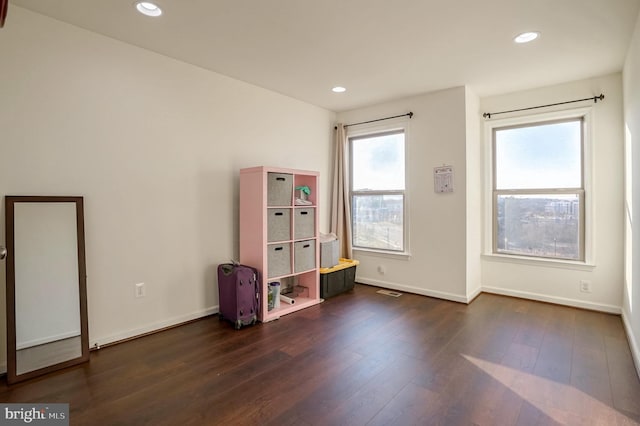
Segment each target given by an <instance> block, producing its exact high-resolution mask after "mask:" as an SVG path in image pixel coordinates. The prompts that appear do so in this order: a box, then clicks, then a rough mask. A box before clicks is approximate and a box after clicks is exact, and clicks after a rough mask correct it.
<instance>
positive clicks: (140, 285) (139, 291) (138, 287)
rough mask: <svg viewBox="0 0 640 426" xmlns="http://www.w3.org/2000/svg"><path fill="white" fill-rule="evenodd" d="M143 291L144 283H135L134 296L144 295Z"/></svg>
mask: <svg viewBox="0 0 640 426" xmlns="http://www.w3.org/2000/svg"><path fill="white" fill-rule="evenodd" d="M145 293H146V292H145V289H144V283H138V284H136V297H144V296H145Z"/></svg>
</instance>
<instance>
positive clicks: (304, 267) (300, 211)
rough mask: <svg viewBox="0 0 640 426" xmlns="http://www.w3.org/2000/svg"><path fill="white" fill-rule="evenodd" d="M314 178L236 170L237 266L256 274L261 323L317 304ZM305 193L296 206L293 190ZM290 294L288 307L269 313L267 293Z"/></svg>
mask: <svg viewBox="0 0 640 426" xmlns="http://www.w3.org/2000/svg"><path fill="white" fill-rule="evenodd" d="M318 184H319V173H318V172H313V171H305V170H295V169H285V168H279V167H264V166H262V167H251V168H247V169H241V170H240V262H241V263H242V264H245V265H249V266H253V267H254V268H257V269H258V270H259V271H260V276H261V278H260V280H261V289H262V291H261V309H260V314H259V318H260V321H262V322H267V321H272V320H275V319H278V318H280V317H281V316H282V315H286V314H289V313H292V312H295V311H298V310H300V309H304V308H307V307H309V306H313V305H317V304H318V303H320V302H321V301H322V299H320V275H319V267H320V250H319V249H320V243H319V239H318V223H319V221H318V213H319V210H318V200H319V198H318V190H319V186H318ZM301 186H306V187H308V188H309V190H310V194H309V195H308V196H306V200H304V201H303V202H300V201H299V199H300V198H301V196H300V191H299V190H296V189H295V188H296V187H301ZM272 282H280V283H281V288H282V289H283V291H284V290H287V289H292V290H293V291H294V294H296V296H295V297H294V303H293V304H287V303H285V302H281V303H280V307H278V308H274V309H272V310H268V298H267V296H268V288H269V284H270V283H272Z"/></svg>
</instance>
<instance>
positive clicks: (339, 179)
mask: <svg viewBox="0 0 640 426" xmlns="http://www.w3.org/2000/svg"><path fill="white" fill-rule="evenodd" d="M334 143H335V145H334V147H335V149H334V152H335V158H334V162H333V191H332V198H331V232H333V233H334V234H336V235H337V236H338V239H339V240H340V257H344V258H347V259H353V250H352V245H351V200H350V198H349V189H350V188H349V186H350V185H349V145H348V143H349V142H348V140H347V135H346V132H345V128H344V124H338V125H337V126H336V131H335V142H334Z"/></svg>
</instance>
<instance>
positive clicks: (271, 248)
mask: <svg viewBox="0 0 640 426" xmlns="http://www.w3.org/2000/svg"><path fill="white" fill-rule="evenodd" d="M267 270H268V275H267V277H268V278H273V277H281V276H283V275H289V274H291V243H286V244H269V245H267Z"/></svg>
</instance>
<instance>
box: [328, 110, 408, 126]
mask: <svg viewBox="0 0 640 426" xmlns="http://www.w3.org/2000/svg"><path fill="white" fill-rule="evenodd" d="M400 117H409V118H412V117H413V113H412V112H408V113H406V114H400V115H394V116H393V117H385V118H377V119H375V120H369V121H361V122H360V123H351V124H345V125H344V127H351V126H357V125H359V124H369V123H375V122H376V121H384V120H391V119H392V118H400ZM337 128H338V126H335V127H334V129H337Z"/></svg>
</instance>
